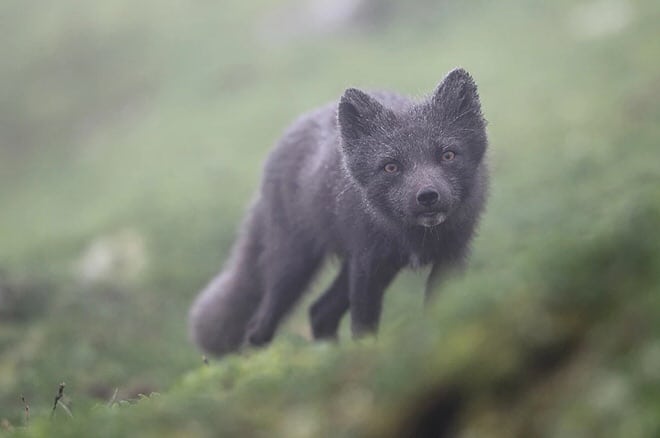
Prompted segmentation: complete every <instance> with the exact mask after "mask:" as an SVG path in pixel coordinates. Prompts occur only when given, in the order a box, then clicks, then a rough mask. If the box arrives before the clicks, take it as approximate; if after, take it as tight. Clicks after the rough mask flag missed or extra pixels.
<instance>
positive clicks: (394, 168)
mask: <svg viewBox="0 0 660 438" xmlns="http://www.w3.org/2000/svg"><path fill="white" fill-rule="evenodd" d="M383 170H385V172H387V173H396V172H398V171H399V165H398V164H396V163H387V164H386V165H385V167H383Z"/></svg>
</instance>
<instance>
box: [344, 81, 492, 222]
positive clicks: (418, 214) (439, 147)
mask: <svg viewBox="0 0 660 438" xmlns="http://www.w3.org/2000/svg"><path fill="white" fill-rule="evenodd" d="M385 101H386V99H384V100H383V102H385ZM396 106H397V108H396V109H394V108H390V107H389V106H388V105H387V104H386V103H381V101H379V100H377V99H376V98H375V97H374V96H371V95H369V94H367V93H365V92H363V91H360V90H357V89H354V88H350V89H348V90H346V91H345V92H344V95H343V96H342V98H341V100H340V102H339V106H338V110H337V120H338V125H339V131H340V135H341V149H342V156H343V160H344V164H345V167H346V169H347V170H348V173H349V174H350V176H351V177H352V178H353V179H354V180H355V181H356V182H357V183H358V185H359V186H360V188H361V190H362V192H363V194H364V198H365V200H366V202H368V203H369V205H370V207H371V208H372V209H375V210H377V211H378V212H379V215H385V216H386V217H388V218H390V219H392V220H396V221H397V222H403V223H405V224H407V225H411V226H421V227H434V226H436V225H439V224H441V223H442V222H444V221H445V220H446V219H447V218H448V217H450V216H451V215H452V213H453V212H454V211H456V209H457V208H458V207H459V206H460V205H461V203H462V202H463V201H464V200H465V199H466V198H467V197H468V196H469V194H470V192H471V190H472V188H473V186H474V184H475V183H477V181H476V179H477V173H478V168H479V166H480V164H481V161H482V159H483V155H484V152H485V150H486V145H487V139H486V121H485V120H484V118H483V115H482V113H481V104H480V102H479V95H478V93H477V86H476V84H475V82H474V80H473V79H472V77H471V76H470V74H469V73H468V72H466V71H465V70H463V69H455V70H453V71H451V72H449V73H448V74H447V76H446V77H445V78H444V79H443V80H442V82H441V83H440V85H439V86H438V87H437V89H436V90H435V92H434V93H433V95H432V96H431V97H429V98H428V99H426V100H424V101H421V102H417V103H412V104H407V105H405V106H404V107H403V108H401V105H396Z"/></svg>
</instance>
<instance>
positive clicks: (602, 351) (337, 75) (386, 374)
mask: <svg viewBox="0 0 660 438" xmlns="http://www.w3.org/2000/svg"><path fill="white" fill-rule="evenodd" d="M301 4H302V3H295V2H294V3H290V2H285V1H282V2H266V1H261V2H251V3H250V4H249V5H242V2H223V5H222V6H215V5H212V4H210V3H208V4H207V3H196V4H194V5H187V4H186V5H184V4H180V5H178V6H176V7H175V6H172V7H171V8H167V9H166V8H162V7H161V6H160V4H159V3H156V2H148V1H145V2H140V4H139V5H137V6H136V5H133V4H132V3H129V2H124V1H118V2H114V3H112V6H111V5H104V6H101V5H93V4H91V3H90V4H89V5H84V6H81V5H80V4H78V3H77V2H73V1H71V2H69V1H65V2H61V4H60V8H59V9H58V10H45V9H43V8H41V7H39V5H37V3H36V2H35V3H32V2H17V1H16V2H14V1H10V2H5V3H3V5H2V6H0V8H1V10H0V12H2V14H0V16H2V17H10V18H11V19H7V18H5V21H6V23H5V24H6V26H4V25H3V28H4V29H5V30H6V31H7V32H11V34H12V36H15V38H11V39H8V40H5V41H3V43H2V45H0V51H2V56H3V59H4V60H5V61H6V62H5V63H4V64H5V65H4V66H3V67H2V68H1V69H0V81H2V83H3V84H4V85H5V86H4V87H2V90H1V91H0V112H1V114H2V123H3V128H2V131H1V133H0V140H1V143H0V205H2V214H1V215H0V241H1V242H2V245H1V247H0V351H1V353H2V354H1V355H0V420H2V419H6V420H5V421H4V422H3V426H2V427H3V428H4V429H5V430H11V431H13V433H15V434H17V435H27V436H51V435H70V436H91V435H93V436H124V435H140V436H188V435H192V436H195V435H200V436H204V435H208V436H218V435H224V436H286V437H291V436H333V437H334V436H374V437H376V436H378V437H380V436H406V435H408V436H438V435H439V434H440V432H446V431H455V432H456V431H458V432H459V434H463V435H464V436H503V437H504V436H562V437H564V436H631V437H632V436H640V437H643V436H653V435H654V434H655V433H658V431H660V415H659V414H658V412H660V344H659V343H658V339H660V337H659V335H660V323H659V322H658V321H660V298H658V297H660V290H659V289H660V235H659V234H658V233H657V229H656V228H657V224H658V223H660V184H658V183H659V182H660V177H659V174H658V170H657V160H658V158H660V153H659V152H658V149H657V143H658V140H657V139H658V138H660V129H659V128H658V124H657V121H658V120H660V105H658V96H659V93H660V81H659V78H660V64H659V63H658V61H657V59H656V58H657V56H656V55H655V54H656V53H658V50H659V49H660V47H659V46H660V38H659V37H660V35H659V33H660V32H659V31H658V29H657V24H656V23H657V17H658V16H660V7H659V6H658V5H656V2H651V1H641V0H640V1H637V2H626V1H596V2H572V1H562V2H556V3H553V4H543V5H531V4H529V3H528V2H523V1H521V0H507V1H505V2H499V3H497V4H489V3H486V2H474V3H472V4H470V5H464V4H460V3H456V4H453V3H448V4H443V6H437V5H436V6H432V5H431V2H425V1H422V0H419V1H418V2H414V3H411V4H410V5H406V6H397V4H395V3H393V2H382V3H374V4H371V3H368V2H367V3H365V4H366V5H367V6H364V10H362V11H361V12H360V11H358V12H356V13H355V14H354V15H353V16H352V18H346V19H345V20H344V21H338V22H337V23H336V24H334V25H333V26H334V27H333V26H329V27H328V26H326V27H325V28H324V27H323V26H322V25H321V24H318V25H316V26H305V25H303V24H304V23H305V22H307V21H310V22H313V17H314V16H313V15H309V16H306V15H305V13H303V12H296V13H293V12H292V11H304V10H305V9H304V8H301V7H299V8H298V9H295V5H301ZM291 5H294V6H291ZM369 5H371V6H369ZM291 7H293V8H294V9H287V8H291ZM296 14H298V15H299V16H300V18H295V17H297V16H298V15H296ZM308 14H311V12H308ZM286 17H288V18H286ZM292 17H293V18H292ZM282 23H285V24H286V25H284V24H282ZM301 23H302V24H301ZM285 30H286V32H285ZM456 65H462V66H464V67H465V68H467V69H468V70H469V71H471V72H472V73H473V75H474V76H475V78H476V79H477V81H478V83H479V86H480V91H481V96H482V102H483V105H484V111H485V113H486V115H487V117H488V119H489V121H490V137H491V153H490V160H491V162H492V173H493V181H494V184H493V187H492V196H491V201H490V204H489V209H488V213H487V215H486V217H485V218H484V223H483V226H482V227H481V232H480V236H479V238H478V239H477V241H476V242H475V245H474V247H475V248H474V249H475V252H474V256H473V260H472V263H471V267H470V269H469V271H468V273H467V275H466V276H465V277H464V278H461V279H456V280H454V281H452V282H451V283H449V284H447V285H446V287H445V288H444V289H443V291H442V293H441V294H439V296H438V299H437V300H436V301H435V303H433V306H431V307H430V308H429V309H425V311H424V312H423V314H424V317H421V315H422V312H421V310H420V309H421V308H422V296H421V285H422V282H423V278H422V277H423V275H420V274H406V275H403V276H402V277H401V278H400V279H399V280H398V281H397V282H396V284H395V285H394V286H393V287H392V288H391V289H390V290H389V293H388V295H387V297H386V304H385V314H384V316H383V318H384V321H383V322H384V326H383V330H382V333H381V335H380V336H379V338H378V339H377V340H366V341H364V342H358V343H353V342H350V341H349V340H347V337H346V336H344V338H343V340H342V342H340V343H339V344H338V345H335V344H313V343H310V342H309V341H308V338H309V336H308V329H307V325H306V321H305V309H304V308H303V307H301V308H300V310H299V311H298V312H296V314H295V315H293V317H292V318H291V321H290V322H289V323H288V324H287V326H286V327H285V328H283V330H282V333H281V335H280V336H279V337H278V338H277V340H276V342H275V343H274V344H273V345H272V346H271V347H269V348H268V349H265V350H262V351H248V352H245V353H244V354H242V355H239V356H233V357H229V358H226V359H223V360H221V361H214V360H211V363H210V365H208V366H207V365H205V364H204V363H203V362H202V359H201V358H200V356H199V354H198V353H197V352H196V351H195V350H194V348H193V347H192V346H191V345H190V344H189V343H188V341H187V339H186V332H185V318H186V311H187V306H188V305H189V303H190V301H191V300H192V298H193V296H194V294H195V292H196V290H197V289H199V287H200V286H202V285H203V284H204V283H205V281H207V280H208V279H209V278H210V277H211V276H212V275H213V273H214V272H215V271H216V270H217V269H218V268H219V266H220V265H221V263H222V260H223V258H224V257H225V255H226V253H227V251H228V249H229V246H230V244H231V241H232V239H233V234H234V229H235V227H236V224H237V222H238V221H239V219H240V217H241V215H242V211H243V209H244V208H245V205H246V204H247V200H248V199H249V198H250V196H251V192H252V190H253V189H254V188H255V187H256V185H257V181H258V176H259V170H260V163H261V161H262V160H263V157H264V155H265V153H266V151H267V149H268V147H269V145H270V144H272V142H273V141H274V139H275V138H277V136H278V135H279V133H280V132H281V131H282V129H283V128H284V127H285V126H286V124H287V123H288V122H289V121H290V120H291V119H292V118H293V117H295V116H296V115H297V114H298V113H300V112H302V111H304V110H307V109H309V108H312V107H314V106H316V105H318V104H320V103H323V102H325V101H328V100H331V99H334V98H335V97H336V96H338V95H339V94H340V93H341V92H342V90H343V89H344V88H346V87H347V86H362V87H366V88H378V87H383V88H391V89H397V90H401V91H404V92H408V93H410V94H413V95H415V94H419V93H420V92H422V91H428V90H431V89H432V88H433V87H434V86H435V84H436V83H437V82H438V81H439V80H440V78H441V77H442V76H443V74H444V73H445V72H446V71H447V70H449V69H450V68H452V67H454V66H456ZM333 269H334V267H333V266H329V267H328V271H332V270H333ZM329 276H330V272H328V273H326V274H325V275H322V276H321V278H319V280H318V282H317V283H318V288H322V287H323V285H324V284H325V283H327V280H328V277H329ZM344 334H346V330H345V328H344ZM62 381H64V382H66V387H65V389H64V392H63V395H64V396H63V398H62V400H61V403H63V404H64V405H65V406H67V407H68V408H69V409H70V411H71V416H70V415H68V414H67V413H66V412H65V410H63V409H62V407H61V406H59V407H57V408H56V409H55V411H54V415H51V411H52V409H53V400H54V397H55V395H56V393H57V390H58V385H59V383H60V382H62ZM140 394H142V395H140ZM22 395H23V396H24V397H25V400H26V402H27V403H28V405H29V408H30V410H29V417H28V418H26V416H25V404H24V403H23V402H22V401H21V396H22ZM425 434H426V435H425Z"/></svg>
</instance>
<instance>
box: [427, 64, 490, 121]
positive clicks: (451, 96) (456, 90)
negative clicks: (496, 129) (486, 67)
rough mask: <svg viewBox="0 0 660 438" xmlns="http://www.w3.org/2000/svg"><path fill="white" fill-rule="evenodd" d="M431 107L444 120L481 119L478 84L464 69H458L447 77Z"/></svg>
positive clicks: (439, 86)
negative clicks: (468, 117) (469, 116)
mask: <svg viewBox="0 0 660 438" xmlns="http://www.w3.org/2000/svg"><path fill="white" fill-rule="evenodd" d="M431 106H432V107H433V110H434V112H435V113H436V115H437V116H438V117H441V118H442V119H443V120H447V119H449V120H458V119H460V118H462V117H464V116H468V115H471V116H476V117H478V118H481V103H480V102H479V93H478V92H477V84H475V82H474V79H472V76H470V73H468V72H467V71H465V70H463V69H462V68H456V69H454V70H452V71H450V72H449V73H448V74H447V76H445V78H444V79H443V80H442V82H441V83H440V85H438V88H437V89H436V90H435V94H434V95H433V98H432V100H431Z"/></svg>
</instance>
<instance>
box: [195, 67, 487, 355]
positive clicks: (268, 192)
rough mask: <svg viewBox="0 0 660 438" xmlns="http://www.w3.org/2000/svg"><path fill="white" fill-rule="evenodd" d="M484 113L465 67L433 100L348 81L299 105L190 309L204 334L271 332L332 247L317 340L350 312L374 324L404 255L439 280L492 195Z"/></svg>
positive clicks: (355, 327) (359, 326) (235, 341)
mask: <svg viewBox="0 0 660 438" xmlns="http://www.w3.org/2000/svg"><path fill="white" fill-rule="evenodd" d="M485 125H486V122H485V120H484V118H483V116H482V113H481V105H480V102H479V96H478V94H477V87H476V85H475V83H474V81H473V79H472V77H471V76H470V75H469V74H468V73H467V72H466V71H465V70H462V69H456V70H453V71H451V72H450V73H449V74H448V75H447V76H446V77H445V78H444V80H443V81H442V82H441V83H440V85H439V86H438V88H437V89H436V91H435V92H434V94H433V95H432V96H431V97H429V98H428V99H425V100H422V101H412V100H410V99H408V98H405V97H402V96H399V95H397V94H393V93H371V94H367V93H364V92H362V91H359V90H356V89H348V90H346V92H345V93H344V95H343V96H342V97H341V99H340V101H339V104H338V105H337V104H336V103H334V104H331V105H327V106H325V107H322V108H320V109H317V110H315V111H312V112H310V113H307V114H305V115H303V116H302V117H300V118H299V119H298V120H297V121H296V122H295V123H294V124H293V125H292V126H291V127H290V128H289V129H288V131H287V132H286V133H285V134H284V136H283V137H282V139H281V140H280V142H279V144H278V145H277V147H276V148H275V149H274V150H273V151H272V153H271V154H270V157H269V158H268V160H267V162H266V164H265V168H264V172H263V181H262V184H261V189H260V191H259V193H258V195H257V199H256V201H255V202H254V203H253V205H252V208H250V210H249V212H248V214H247V217H246V219H245V221H244V224H243V226H242V228H241V231H240V236H239V237H238V240H237V242H236V244H235V246H234V248H233V251H232V255H231V258H230V260H229V261H228V263H227V265H226V266H225V268H224V270H223V271H222V272H221V273H220V274H219V275H218V276H217V277H216V278H215V279H214V280H213V281H212V282H211V283H210V284H209V285H208V286H207V287H206V289H204V290H203V291H202V292H201V293H200V295H199V296H198V297H197V299H196V301H195V303H194V304H193V306H192V308H191V311H190V328H191V334H192V337H193V339H194V341H195V342H196V343H197V345H198V346H200V347H201V348H202V349H203V350H205V351H207V352H209V353H212V354H215V355H222V354H226V353H229V352H232V351H235V350H237V349H239V348H240V347H241V346H242V345H243V344H244V343H247V344H250V345H263V344H266V343H268V342H269V341H270V340H271V339H272V337H273V335H274V334H275V331H276V329H277V327H278V324H279V323H280V321H281V320H282V318H283V317H284V316H285V315H286V314H287V312H288V311H289V310H290V309H291V308H292V307H293V305H294V304H295V303H296V301H297V300H298V298H299V297H300V296H301V295H302V293H303V291H304V290H305V289H306V287H307V286H308V284H309V282H310V280H311V279H312V277H313V275H314V273H315V272H316V271H317V270H318V268H319V266H320V265H321V263H322V261H323V259H324V258H325V257H326V256H327V255H329V254H334V255H337V256H338V257H339V259H340V260H341V268H340V271H339V274H338V275H337V278H336V279H335V280H334V282H333V283H332V285H331V286H330V287H329V288H328V289H327V290H326V291H325V292H324V293H323V294H322V296H321V297H320V298H319V299H318V300H317V301H316V302H315V303H314V304H313V305H312V306H311V308H310V312H309V313H310V320H311V326H312V332H313V334H314V337H315V338H317V339H318V338H334V337H336V335H337V328H338V326H339V322H340V320H341V318H342V317H343V315H344V314H345V313H346V312H347V311H349V310H350V315H351V326H352V331H353V334H354V336H359V335H362V334H365V333H370V332H375V331H376V330H377V328H378V322H379V317H380V314H381V302H382V297H383V293H384V291H385V289H386V287H387V286H388V285H389V284H390V282H391V281H392V280H393V279H394V277H395V276H396V274H397V273H398V272H399V270H400V269H402V268H403V267H405V266H410V265H412V266H414V267H419V266H424V265H432V270H431V275H430V276H429V282H430V285H429V286H428V288H427V291H428V290H431V289H433V283H434V281H435V280H436V279H437V278H439V277H442V276H443V274H444V273H445V272H446V270H447V269H449V268H453V267H456V266H460V265H462V264H463V262H464V261H465V259H466V256H467V253H468V246H469V242H470V240H471V238H472V235H473V234H474V230H475V227H476V225H477V222H478V219H479V216H480V214H481V212H482V210H483V207H484V203H485V197H486V192H487V182H488V181H487V180H488V172H487V169H486V165H485V162H484V160H483V157H484V153H485V151H486V147H487V139H486V130H485ZM447 151H451V152H453V153H454V154H455V156H454V158H453V159H451V154H445V152H447ZM388 163H394V164H395V166H394V167H396V168H397V170H396V171H394V172H392V169H394V167H392V166H387V168H388V169H389V170H390V172H387V171H385V168H386V165H387V164H388Z"/></svg>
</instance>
